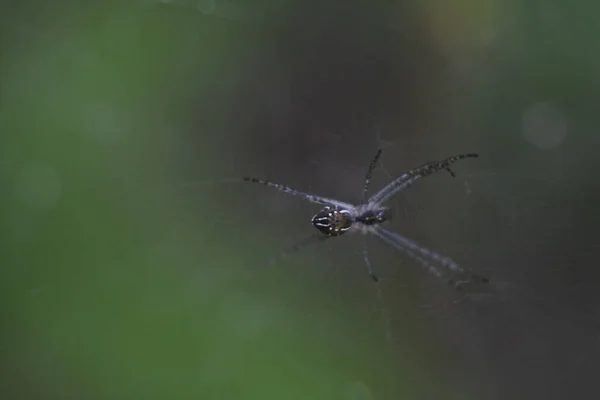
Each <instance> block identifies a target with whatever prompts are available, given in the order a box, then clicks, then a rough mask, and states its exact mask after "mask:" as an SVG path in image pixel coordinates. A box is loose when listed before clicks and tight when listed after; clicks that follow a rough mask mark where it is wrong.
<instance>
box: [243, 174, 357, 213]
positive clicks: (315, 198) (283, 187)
mask: <svg viewBox="0 0 600 400" xmlns="http://www.w3.org/2000/svg"><path fill="white" fill-rule="evenodd" d="M243 180H244V181H246V182H252V183H260V184H261V185H265V186H268V187H272V188H274V189H277V190H279V191H280V192H283V193H286V194H289V195H292V196H299V197H302V198H303V199H305V200H308V201H310V202H311V203H317V204H326V205H330V206H338V207H341V208H344V209H346V210H350V209H352V208H354V206H353V205H352V204H349V203H344V202H341V201H338V200H335V199H328V198H326V197H321V196H317V195H314V194H310V193H305V192H300V191H298V190H296V189H292V188H291V187H289V186H286V185H282V184H279V183H274V182H270V181H265V180H262V179H258V178H252V177H248V176H244V177H243Z"/></svg>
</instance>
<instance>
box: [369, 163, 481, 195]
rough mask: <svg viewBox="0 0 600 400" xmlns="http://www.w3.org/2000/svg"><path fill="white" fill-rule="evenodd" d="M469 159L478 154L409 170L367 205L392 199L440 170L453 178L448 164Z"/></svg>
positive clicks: (378, 193)
mask: <svg viewBox="0 0 600 400" xmlns="http://www.w3.org/2000/svg"><path fill="white" fill-rule="evenodd" d="M470 157H478V154H475V153H468V154H459V155H457V156H453V157H449V158H446V159H445V160H442V161H434V162H430V163H427V164H425V165H423V166H421V167H419V168H415V169H411V170H409V171H407V172H405V173H404V174H402V175H400V176H399V177H397V178H396V179H394V180H393V181H392V182H390V183H389V184H388V185H387V186H386V187H384V188H383V189H381V190H380V191H379V192H377V193H375V194H374V195H373V196H372V197H371V198H370V199H369V203H376V204H380V203H383V202H385V201H387V200H389V199H390V198H391V197H393V196H394V195H395V194H396V193H398V192H400V191H402V190H404V189H406V188H407V187H409V186H410V185H412V184H413V183H415V182H416V181H418V180H420V179H422V178H424V177H426V176H428V175H431V174H433V173H434V172H437V171H440V170H446V171H448V172H449V173H450V175H452V176H454V172H453V171H452V170H451V169H450V167H449V166H450V164H452V163H455V162H456V161H458V160H462V159H463V158H470Z"/></svg>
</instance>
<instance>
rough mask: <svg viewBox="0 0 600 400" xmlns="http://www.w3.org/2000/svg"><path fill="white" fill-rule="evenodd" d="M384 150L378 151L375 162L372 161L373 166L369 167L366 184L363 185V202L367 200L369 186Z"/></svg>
mask: <svg viewBox="0 0 600 400" xmlns="http://www.w3.org/2000/svg"><path fill="white" fill-rule="evenodd" d="M382 151H383V150H381V149H379V150H377V153H376V154H375V158H373V161H371V164H370V165H369V169H368V170H367V175H366V176H365V184H364V185H363V200H365V201H366V200H367V190H369V184H370V183H371V177H372V176H373V171H374V170H375V167H376V166H377V162H378V161H379V157H381V152H382Z"/></svg>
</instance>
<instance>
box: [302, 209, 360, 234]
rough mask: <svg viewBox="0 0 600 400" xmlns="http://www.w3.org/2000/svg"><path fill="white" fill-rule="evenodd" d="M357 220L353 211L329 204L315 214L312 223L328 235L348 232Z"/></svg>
mask: <svg viewBox="0 0 600 400" xmlns="http://www.w3.org/2000/svg"><path fill="white" fill-rule="evenodd" d="M354 222H355V217H354V215H353V213H352V211H350V210H347V209H345V208H342V207H338V206H327V207H324V208H323V209H322V210H321V211H319V212H318V213H316V214H315V216H314V217H313V219H312V224H313V226H314V227H315V228H317V229H318V230H319V232H321V233H323V234H324V235H326V236H339V235H341V234H343V233H346V232H347V231H348V230H349V229H350V228H352V225H353V224H354Z"/></svg>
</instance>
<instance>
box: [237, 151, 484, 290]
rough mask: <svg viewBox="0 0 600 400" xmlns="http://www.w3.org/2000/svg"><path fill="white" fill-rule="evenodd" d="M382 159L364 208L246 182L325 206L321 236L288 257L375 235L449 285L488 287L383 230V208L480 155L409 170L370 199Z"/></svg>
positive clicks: (318, 224)
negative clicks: (351, 234)
mask: <svg viewBox="0 0 600 400" xmlns="http://www.w3.org/2000/svg"><path fill="white" fill-rule="evenodd" d="M380 156H381V150H379V151H378V152H377V154H376V155H375V158H374V159H373V161H372V162H371V164H370V166H369V169H368V170H367V175H366V178H365V183H364V185H363V203H362V204H360V205H353V204H350V203H345V202H342V201H339V200H336V199H332V198H327V197H322V196H318V195H314V194H311V193H306V192H301V191H298V190H296V189H292V188H291V187H289V186H286V185H282V184H280V183H274V182H270V181H265V180H262V179H258V178H252V177H244V178H243V180H244V181H247V182H253V183H258V184H261V185H265V186H269V187H272V188H274V189H276V190H279V191H281V192H283V193H286V194H289V195H292V196H299V197H302V198H304V199H306V200H308V201H310V202H311V203H317V204H322V205H324V206H325V207H324V208H322V209H321V210H320V211H319V212H318V213H317V214H315V215H314V216H313V218H312V224H313V226H314V227H315V228H317V230H318V231H319V232H320V233H321V235H313V236H311V237H309V238H307V239H305V240H304V241H303V242H301V243H300V244H299V245H294V246H292V248H291V249H290V251H287V252H284V255H285V254H286V253H287V254H289V253H290V252H295V251H298V250H300V249H301V248H303V247H304V246H306V245H307V244H310V243H313V242H317V241H320V240H322V239H326V238H330V237H335V236H340V235H343V234H344V233H346V232H348V231H358V232H361V233H363V234H372V235H374V236H376V237H378V238H379V239H381V240H382V241H383V242H384V243H386V244H388V245H389V246H391V247H393V248H395V249H397V250H399V251H402V252H403V253H405V254H406V255H408V256H409V257H411V258H412V259H414V260H415V261H417V262H418V263H419V264H421V265H422V266H423V267H425V269H427V270H428V271H429V272H430V273H432V274H433V275H435V276H438V277H443V276H445V277H447V278H448V281H449V282H451V283H453V284H454V285H455V286H458V285H460V284H463V283H467V282H473V281H475V282H481V283H487V282H488V280H487V279H486V278H484V277H481V276H479V275H476V274H473V273H471V272H469V271H467V270H465V269H463V268H462V267H460V266H459V265H458V264H457V263H455V262H454V261H453V260H451V259H450V258H448V257H444V256H441V255H439V254H437V253H435V252H433V251H431V250H429V249H427V248H425V247H422V246H420V245H419V244H417V243H415V242H413V241H412V240H410V239H408V238H406V237H404V236H402V235H400V234H398V233H395V232H391V231H388V230H387V229H384V228H383V227H381V225H382V224H383V223H384V222H386V221H389V220H390V219H391V212H390V208H388V207H386V206H384V205H383V204H384V203H386V202H387V201H389V200H391V199H392V198H393V197H394V196H395V195H396V194H397V193H399V192H401V191H403V190H405V189H407V188H408V187H410V186H412V185H413V184H414V183H415V182H417V181H419V180H421V179H423V178H424V177H426V176H428V175H431V174H433V173H435V172H438V171H443V170H445V171H448V172H449V173H450V175H451V176H453V177H454V176H455V174H454V172H453V171H452V170H451V169H450V165H451V164H453V163H455V162H456V161H459V160H462V159H465V158H474V157H477V156H478V155H477V154H475V153H467V154H460V155H457V156H452V157H448V158H446V159H444V160H441V161H433V162H429V163H426V164H424V165H422V166H420V167H418V168H414V169H411V170H408V171H407V172H405V173H403V174H402V175H400V176H398V177H397V178H396V179H394V180H393V181H392V182H390V183H389V184H387V185H386V186H385V187H383V188H382V189H381V190H379V191H378V192H377V193H375V194H374V195H373V196H371V197H370V198H367V190H368V188H369V183H370V181H371V176H372V174H373V171H374V169H375V166H376V165H377V161H378V160H379V157H380ZM363 250H364V258H365V263H366V264H367V269H368V272H369V275H370V276H371V278H372V279H373V280H375V281H377V280H378V278H377V276H376V275H375V273H374V271H373V269H372V267H371V263H370V261H369V259H368V256H367V252H366V247H365V248H364V249H363ZM448 275H451V276H452V277H448ZM457 276H458V277H460V279H459V280H458V281H457V280H456V277H457Z"/></svg>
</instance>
